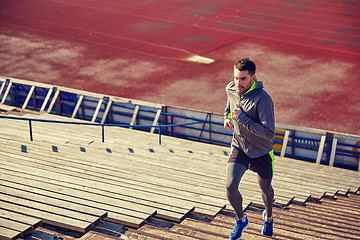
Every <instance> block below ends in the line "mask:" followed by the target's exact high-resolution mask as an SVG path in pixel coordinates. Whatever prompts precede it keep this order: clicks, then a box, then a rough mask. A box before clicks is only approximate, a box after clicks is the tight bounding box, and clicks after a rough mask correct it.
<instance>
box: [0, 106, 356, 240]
mask: <svg viewBox="0 0 360 240" xmlns="http://www.w3.org/2000/svg"><path fill="white" fill-rule="evenodd" d="M3 108H6V107H3ZM3 112H4V113H5V114H6V115H7V116H19V115H21V117H23V118H32V119H47V120H66V119H68V118H65V117H61V116H56V115H53V114H46V113H39V112H35V111H31V110H24V109H17V108H8V110H7V111H5V110H3ZM73 121H76V122H85V121H83V120H76V119H73ZM0 124H1V129H2V130H1V134H0V143H1V144H0V158H1V160H2V166H1V173H0V176H1V185H0V201H1V204H0V209H1V219H0V222H1V224H2V225H1V226H2V229H6V231H0V232H1V234H2V237H3V238H4V239H16V238H18V237H24V236H25V235H28V234H30V236H31V235H33V236H37V235H39V234H40V235H41V234H50V235H51V234H53V235H56V236H62V237H63V238H64V239H75V238H76V236H78V237H81V238H82V239H106V238H111V237H114V236H115V237H123V238H124V237H127V238H128V239H136V238H139V237H143V238H144V239H175V238H177V239H226V238H227V236H228V232H229V231H230V230H231V228H232V225H233V216H234V212H233V210H232V209H231V208H229V206H228V205H227V200H226V197H225V192H224V178H225V172H224V171H225V164H226V160H227V155H228V151H229V149H228V147H222V146H217V145H212V144H207V143H199V142H195V141H189V140H184V139H178V138H174V137H169V136H163V139H162V144H161V145H159V144H158V142H157V138H158V137H157V135H155V134H152V133H149V132H144V131H138V130H134V129H126V128H119V127H112V128H111V130H107V134H106V141H105V142H104V143H103V142H102V141H101V140H100V139H99V137H98V136H99V128H96V126H81V125H64V124H61V123H48V122H34V123H33V124H32V128H33V129H32V131H33V132H34V139H33V141H30V140H29V129H28V123H27V122H26V121H20V120H14V119H0ZM275 171H276V173H275V177H274V188H275V191H276V197H275V204H276V206H277V207H276V209H275V216H276V221H277V222H276V225H275V228H276V230H275V239H304V236H306V239H356V237H357V236H358V235H359V234H360V231H359V230H358V229H359V225H360V222H359V210H358V205H359V204H358V200H359V199H360V197H359V195H358V190H359V187H360V184H359V174H360V173H359V172H356V171H350V170H346V169H339V168H333V167H329V166H324V165H318V164H314V163H309V162H304V161H299V160H294V159H290V158H284V157H279V156H276V162H275ZM244 180H245V181H243V182H242V183H241V186H240V187H241V189H242V192H243V193H244V197H245V199H244V203H245V207H246V209H247V214H248V216H249V219H251V224H252V225H251V226H250V228H249V229H248V230H247V231H246V232H245V235H244V238H245V239H265V238H264V237H262V236H261V235H260V229H261V219H260V218H261V213H260V209H262V208H263V206H262V201H261V197H260V195H259V191H258V187H257V178H256V175H255V174H253V173H251V172H248V173H246V175H245V176H244ZM339 180H340V181H339ZM319 213H321V215H319ZM7 214H12V215H11V216H10V215H9V216H8V215H7ZM15 215H16V216H17V215H21V216H22V217H26V218H27V217H29V216H30V217H31V219H32V221H30V222H25V221H24V222H22V223H23V224H18V223H19V222H18V220H16V218H15ZM334 218H335V219H334ZM2 221H3V222H2ZM40 221H41V222H42V224H43V226H42V227H39V224H40ZM14 222H15V223H16V224H15V223H14ZM323 222H326V224H325V225H324V224H323ZM344 222H347V223H348V224H345V223H344ZM341 224H343V225H346V227H340V226H341ZM54 229H55V230H56V231H54ZM64 229H66V231H65V230H64ZM116 229H117V230H116ZM79 233H82V235H79ZM76 234H78V235H76Z"/></svg>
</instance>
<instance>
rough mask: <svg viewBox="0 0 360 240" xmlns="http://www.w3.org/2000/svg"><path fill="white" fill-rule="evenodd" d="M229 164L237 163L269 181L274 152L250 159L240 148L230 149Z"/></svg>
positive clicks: (272, 168) (271, 175) (272, 173)
mask: <svg viewBox="0 0 360 240" xmlns="http://www.w3.org/2000/svg"><path fill="white" fill-rule="evenodd" d="M228 162H229V163H239V164H241V165H243V166H245V167H246V168H248V169H250V170H252V171H254V172H256V173H258V174H259V176H260V177H261V178H263V179H270V178H272V177H273V175H274V152H273V151H270V152H269V153H267V154H265V155H263V156H261V157H258V158H250V157H249V156H248V155H246V153H244V151H243V150H242V149H241V148H237V147H232V149H231V154H230V156H229V159H228Z"/></svg>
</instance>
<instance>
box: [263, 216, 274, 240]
mask: <svg viewBox="0 0 360 240" xmlns="http://www.w3.org/2000/svg"><path fill="white" fill-rule="evenodd" d="M262 216H263V219H264V227H263V229H262V231H261V233H262V235H266V236H270V237H271V236H272V235H273V223H274V219H271V220H270V221H266V211H265V210H264V211H263V214H262Z"/></svg>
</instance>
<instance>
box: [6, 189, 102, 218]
mask: <svg viewBox="0 0 360 240" xmlns="http://www.w3.org/2000/svg"><path fill="white" fill-rule="evenodd" d="M9 185H10V186H9ZM14 185H15V184H6V183H0V193H3V194H7V195H9V196H14V197H17V198H22V199H26V200H30V201H36V202H37V203H43V204H46V205H52V206H56V207H60V208H62V209H66V210H70V211H74V212H76V213H77V212H79V213H83V214H86V215H92V216H96V218H98V217H100V219H103V218H105V217H106V216H107V211H104V210H98V209H95V208H91V207H89V206H84V205H80V204H77V203H76V202H69V201H64V200H62V199H59V198H52V197H51V196H44V195H41V194H36V193H33V192H27V191H24V190H21V189H20V188H16V187H14ZM20 187H21V186H20ZM23 189H24V188H23ZM64 214H65V212H64ZM84 220H85V219H84ZM86 220H87V219H86Z"/></svg>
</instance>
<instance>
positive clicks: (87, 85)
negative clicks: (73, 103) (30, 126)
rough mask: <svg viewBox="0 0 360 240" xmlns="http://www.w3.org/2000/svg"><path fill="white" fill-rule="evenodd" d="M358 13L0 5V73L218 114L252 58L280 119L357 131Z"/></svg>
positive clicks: (278, 5)
mask: <svg viewBox="0 0 360 240" xmlns="http://www.w3.org/2000/svg"><path fill="white" fill-rule="evenodd" d="M359 12H360V3H358V2H357V1H331V0H321V1H316V2H314V1H310V0H308V1H291V0H275V1H261V0H253V1H250V0H243V1H241V0H237V1H230V0H228V1H219V0H218V1H216V0H208V1H203V0H198V1H189V0H174V1H165V0H159V1H146V0H122V1H117V0H109V1H100V0H27V1H24V0H0V60H1V64H0V72H1V75H4V76H9V77H16V78H23V79H29V80H33V81H40V82H47V83H51V84H54V85H62V86H67V87H72V88H77V89H83V90H87V91H94V92H99V93H103V94H109V95H115V96H120V97H128V98H136V99H141V100H146V101H152V102H157V103H163V104H167V105H173V106H180V107H187V108H195V109H199V110H205V111H211V112H217V113H222V110H223V106H224V103H225V92H224V88H225V86H226V84H227V83H228V82H229V81H231V78H232V65H233V63H234V62H235V61H236V60H237V59H238V58H240V57H247V56H250V57H252V58H253V59H254V61H255V62H256V64H257V66H258V74H257V76H258V78H259V80H261V81H263V82H264V85H265V88H266V89H267V90H268V92H269V93H270V94H271V95H272V97H273V99H274V102H275V111H276V120H277V122H279V123H286V124H291V125H298V126H306V127H313V128H320V129H327V130H333V131H340V132H346V133H352V134H360V123H359V122H360V121H359V118H360V101H359V100H360V94H359V90H360V89H359V88H360V87H359V77H360V71H359V70H358V69H359V62H360V61H359V60H360V51H359V49H360V41H359V40H360V31H359V27H360V17H359ZM192 55H201V56H205V57H208V58H211V59H214V60H215V62H214V63H212V64H209V65H205V64H198V63H192V62H188V61H186V59H187V58H188V57H190V56H192Z"/></svg>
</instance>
